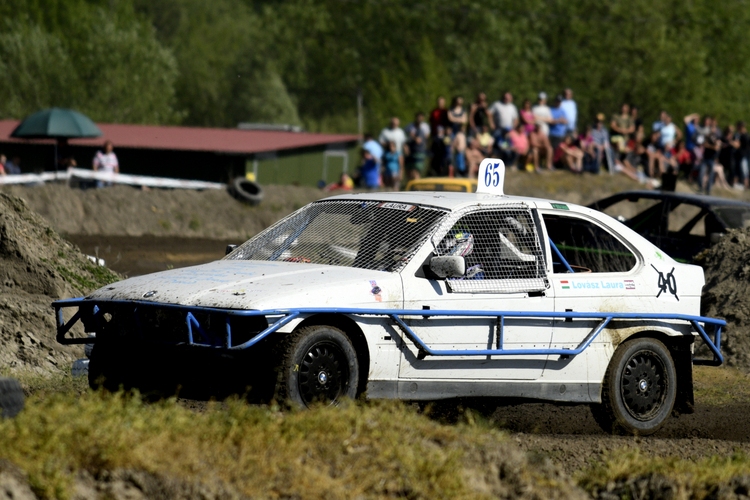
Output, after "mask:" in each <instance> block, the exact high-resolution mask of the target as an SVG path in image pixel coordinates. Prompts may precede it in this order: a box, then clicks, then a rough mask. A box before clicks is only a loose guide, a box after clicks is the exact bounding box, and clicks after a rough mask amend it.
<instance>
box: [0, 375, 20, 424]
mask: <svg viewBox="0 0 750 500" xmlns="http://www.w3.org/2000/svg"><path fill="white" fill-rule="evenodd" d="M23 400H24V397H23V389H22V388H21V384H19V383H18V380H16V379H13V378H5V377H0V417H3V418H11V417H15V416H16V415H18V413H19V412H20V411H21V410H23Z"/></svg>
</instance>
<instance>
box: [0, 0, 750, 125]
mask: <svg viewBox="0 0 750 500" xmlns="http://www.w3.org/2000/svg"><path fill="white" fill-rule="evenodd" d="M0 19H4V20H5V25H6V27H5V29H4V30H2V31H1V32H0V71H2V74H3V75H4V76H5V77H4V78H3V80H2V81H0V116H3V117H20V116H22V115H24V114H26V113H29V112H31V111H34V110H36V109H38V108H40V107H44V106H49V105H61V106H72V107H77V108H78V109H80V110H81V111H83V112H86V113H89V114H91V115H92V117H94V118H95V119H99V120H103V121H122V122H145V123H178V122H179V123H184V124H191V125H203V126H224V127H234V126H236V124H237V122H240V121H252V122H269V123H293V124H297V123H302V124H304V125H305V126H306V127H307V128H308V129H310V130H315V131H340V132H352V131H354V130H355V129H356V124H357V108H356V102H357V95H358V93H359V92H361V93H362V95H363V97H364V106H365V110H364V111H365V123H366V128H367V129H369V130H371V131H373V132H377V131H378V130H379V129H380V128H382V127H383V126H384V125H385V123H386V121H387V119H388V117H390V116H392V115H397V116H399V117H400V118H401V119H402V121H404V122H406V121H408V120H410V119H411V117H412V116H413V114H414V112H415V111H417V110H423V111H428V110H429V109H430V108H431V107H432V106H433V103H434V101H435V98H436V97H437V95H440V94H443V95H446V97H450V96H451V95H453V94H461V95H463V96H464V98H465V99H466V101H467V102H471V101H472V100H473V98H474V96H475V94H476V93H477V92H479V91H484V92H486V93H487V94H488V97H489V98H490V100H491V101H493V100H495V99H497V98H499V96H500V95H501V93H502V92H504V91H505V90H511V91H513V92H514V93H515V95H516V98H517V101H520V100H522V99H523V98H532V99H533V97H534V96H535V95H536V93H537V92H539V91H540V90H545V91H546V92H547V93H548V94H551V95H554V94H557V93H559V92H560V91H561V90H562V89H563V87H571V88H573V90H574V91H575V93H576V99H577V101H578V104H579V115H580V117H581V122H580V123H581V125H583V124H585V123H586V122H589V121H591V120H592V117H593V116H594V115H595V114H596V113H597V112H604V113H606V114H611V113H614V112H615V111H616V110H617V109H618V108H619V104H620V103H621V102H622V101H629V102H633V103H635V104H637V105H638V106H639V107H640V108H641V110H642V114H643V115H644V118H645V120H646V122H647V123H649V122H650V120H651V119H653V118H655V117H656V116H657V115H658V113H659V111H660V110H661V109H666V110H668V111H669V112H670V113H671V114H672V115H673V116H674V117H675V118H676V121H677V122H678V123H679V122H680V118H681V117H682V116H683V115H685V114H687V113H689V112H701V113H714V114H718V115H719V117H720V119H721V120H722V121H723V122H724V123H726V121H727V120H736V119H739V118H747V117H750V102H748V101H747V100H745V99H743V91H744V89H745V87H746V86H747V82H748V81H749V80H750V44H748V43H747V36H748V33H750V9H748V8H747V6H746V5H745V3H744V2H725V3H720V4H717V3H715V2H712V1H711V0H694V1H692V2H688V3H684V2H680V1H678V0H612V1H610V2H601V1H597V0H580V1H578V2H569V1H565V0H530V1H529V2H525V3H519V2H512V1H510V0H485V1H484V2H481V3H477V2H475V1H474V0H454V1H452V2H425V1H422V2H416V3H415V2H412V3H403V2H401V1H398V0H361V1H356V2H352V1H347V0H285V1H282V2H269V1H261V0H213V1H212V2H204V1H201V0H107V1H105V0H69V1H66V0H48V1H45V2H42V1H41V0H6V2H3V3H2V5H0Z"/></svg>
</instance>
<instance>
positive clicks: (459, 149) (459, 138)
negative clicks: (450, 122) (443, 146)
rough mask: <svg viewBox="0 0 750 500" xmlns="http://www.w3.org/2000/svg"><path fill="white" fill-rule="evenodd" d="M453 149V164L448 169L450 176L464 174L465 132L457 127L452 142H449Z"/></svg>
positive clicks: (463, 175)
mask: <svg viewBox="0 0 750 500" xmlns="http://www.w3.org/2000/svg"><path fill="white" fill-rule="evenodd" d="M451 148H452V149H453V165H452V168H451V169H450V170H449V172H450V174H449V175H450V176H451V177H454V176H455V175H460V176H462V177H465V176H466V173H467V172H466V134H464V131H463V130H462V129H458V131H457V132H456V135H454V136H453V142H452V143H451Z"/></svg>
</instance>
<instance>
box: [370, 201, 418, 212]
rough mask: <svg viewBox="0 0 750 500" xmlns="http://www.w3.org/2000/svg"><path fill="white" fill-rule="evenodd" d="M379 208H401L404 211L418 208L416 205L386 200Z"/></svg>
mask: <svg viewBox="0 0 750 500" xmlns="http://www.w3.org/2000/svg"><path fill="white" fill-rule="evenodd" d="M377 207H378V208H390V209H391V210H401V211H402V212H413V211H414V210H416V209H417V206H416V205H408V204H406V203H393V202H386V203H379V204H378V205H377Z"/></svg>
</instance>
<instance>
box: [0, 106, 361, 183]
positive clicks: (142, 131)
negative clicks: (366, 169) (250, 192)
mask: <svg viewBox="0 0 750 500" xmlns="http://www.w3.org/2000/svg"><path fill="white" fill-rule="evenodd" d="M18 123H19V122H18V121H15V120H1V121H0V154H5V155H6V156H7V157H8V158H11V157H13V156H19V157H20V158H21V168H22V170H23V171H24V172H39V171H45V170H53V169H54V164H55V162H54V155H55V153H54V144H55V143H54V141H52V140H23V139H14V138H11V137H10V133H11V132H12V131H13V129H14V128H15V127H16V126H17V125H18ZM97 125H98V126H99V128H100V129H101V131H102V133H103V134H104V135H103V137H100V138H97V139H71V140H70V141H69V145H68V147H67V148H65V149H66V150H65V151H62V152H59V153H58V156H60V157H63V158H67V157H73V158H74V159H75V160H76V162H77V163H78V166H79V167H82V168H90V167H91V162H92V159H93V157H94V154H95V153H96V151H97V150H98V149H101V147H102V145H103V144H104V141H105V140H110V141H112V143H113V144H114V146H115V153H117V157H118V160H119V162H120V170H121V171H122V172H123V173H129V174H137V175H153V176H159V177H175V178H181V179H197V180H206V181H214V182H227V181H228V180H230V179H232V178H234V177H237V176H244V175H246V174H247V173H252V174H254V175H255V176H256V178H257V180H258V182H260V183H262V184H292V183H294V184H302V185H316V184H317V183H318V181H320V180H325V181H326V182H332V181H334V180H337V179H338V177H339V176H340V174H341V172H342V171H345V170H348V171H349V172H351V171H352V170H353V168H354V165H355V162H356V161H357V155H356V145H357V136H355V135H341V134H313V133H307V132H293V131H278V130H258V129H252V130H241V129H219V128H202V127H162V126H149V125H117V124H97Z"/></svg>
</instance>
